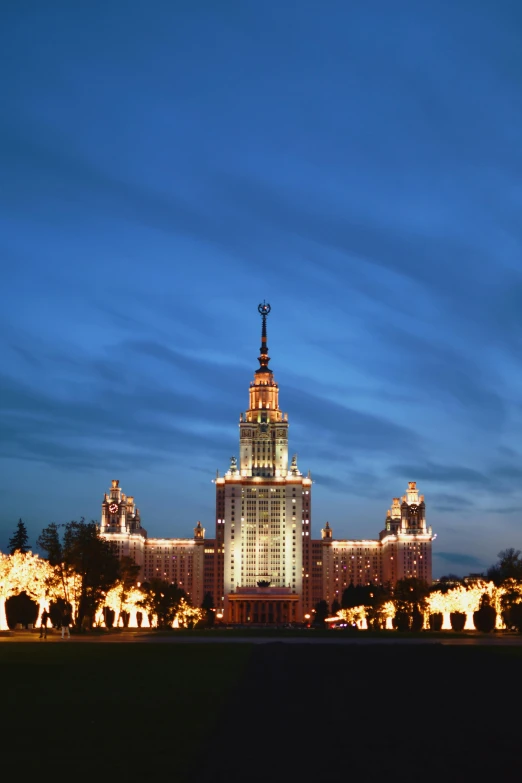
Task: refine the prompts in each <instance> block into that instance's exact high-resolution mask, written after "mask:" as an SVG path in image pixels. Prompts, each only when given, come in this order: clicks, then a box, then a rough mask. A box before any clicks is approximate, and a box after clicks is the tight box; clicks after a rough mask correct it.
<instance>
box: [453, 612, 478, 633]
mask: <svg viewBox="0 0 522 783" xmlns="http://www.w3.org/2000/svg"><path fill="white" fill-rule="evenodd" d="M475 614H476V612H475ZM450 622H451V627H452V628H453V630H454V631H456V632H457V633H460V632H461V631H463V630H464V626H465V625H466V613H465V612H450Z"/></svg>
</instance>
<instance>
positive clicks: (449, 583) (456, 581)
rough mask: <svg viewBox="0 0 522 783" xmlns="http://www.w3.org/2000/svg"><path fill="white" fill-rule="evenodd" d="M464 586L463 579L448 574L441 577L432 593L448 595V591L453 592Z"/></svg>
mask: <svg viewBox="0 0 522 783" xmlns="http://www.w3.org/2000/svg"><path fill="white" fill-rule="evenodd" d="M461 584H462V579H461V578H460V576H457V575H456V574H446V576H441V578H440V579H439V581H438V583H435V584H434V585H433V586H432V587H431V588H430V591H434V590H439V591H440V592H441V593H447V592H448V590H453V588H454V587H458V585H461Z"/></svg>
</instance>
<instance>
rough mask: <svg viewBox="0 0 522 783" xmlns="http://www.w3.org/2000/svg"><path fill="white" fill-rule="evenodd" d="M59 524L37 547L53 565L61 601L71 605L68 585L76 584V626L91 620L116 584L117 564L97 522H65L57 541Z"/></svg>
mask: <svg viewBox="0 0 522 783" xmlns="http://www.w3.org/2000/svg"><path fill="white" fill-rule="evenodd" d="M58 527H59V526H58V525H56V524H54V523H51V524H50V525H48V526H47V527H46V528H45V529H44V530H43V531H42V534H41V535H40V536H39V538H38V542H37V543H38V546H39V547H40V549H43V550H44V551H45V552H47V556H48V560H49V563H50V564H51V565H54V566H55V570H56V573H57V577H58V579H59V580H60V582H61V584H62V588H63V598H64V600H65V601H66V602H68V603H69V602H72V596H71V595H70V593H71V584H73V580H74V577H76V582H77V595H76V596H74V598H75V601H74V603H75V604H76V607H77V611H76V618H75V622H76V626H77V628H79V629H80V628H82V625H83V624H84V618H85V623H90V624H91V625H92V622H93V620H94V617H95V614H96V610H97V609H98V607H99V606H100V604H101V602H102V601H103V599H104V597H105V595H106V593H107V592H108V590H110V588H111V587H112V586H113V585H115V584H116V582H117V580H118V577H119V575H120V563H119V560H118V557H117V556H116V555H115V553H114V551H113V549H112V547H111V545H110V544H109V543H108V542H107V541H106V540H105V539H103V538H101V536H100V534H99V531H98V526H97V524H96V522H94V521H92V522H85V520H84V519H83V518H82V519H81V520H80V522H75V521H73V522H68V523H67V524H66V525H63V526H60V527H63V528H64V530H63V536H62V538H60V533H59V530H58Z"/></svg>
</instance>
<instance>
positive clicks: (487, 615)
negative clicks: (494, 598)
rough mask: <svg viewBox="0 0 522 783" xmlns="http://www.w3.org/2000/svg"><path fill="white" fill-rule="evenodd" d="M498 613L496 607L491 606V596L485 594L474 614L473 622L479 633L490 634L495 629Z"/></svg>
mask: <svg viewBox="0 0 522 783" xmlns="http://www.w3.org/2000/svg"><path fill="white" fill-rule="evenodd" d="M496 619H497V613H496V611H495V607H494V606H491V602H490V599H489V595H487V594H485V595H483V596H482V598H481V599H480V606H479V608H478V609H477V611H476V612H473V622H474V623H475V628H476V629H477V631H482V633H490V632H491V631H492V630H493V628H494V627H495V621H496Z"/></svg>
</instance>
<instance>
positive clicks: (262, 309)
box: [256, 300, 271, 373]
mask: <svg viewBox="0 0 522 783" xmlns="http://www.w3.org/2000/svg"><path fill="white" fill-rule="evenodd" d="M257 309H258V312H259V313H260V315H261V317H262V319H263V325H262V327H261V348H260V349H259V351H260V355H259V358H258V361H259V369H258V370H256V373H257V372H270V370H269V369H268V362H269V361H270V357H269V356H268V345H267V340H266V317H267V315H268V313H269V312H270V310H271V308H270V305H269V304H268V302H265V301H264V300H263V303H262V304H260V305H258V308H257Z"/></svg>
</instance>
